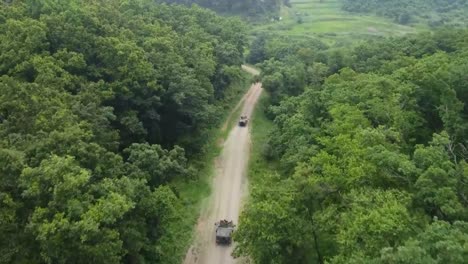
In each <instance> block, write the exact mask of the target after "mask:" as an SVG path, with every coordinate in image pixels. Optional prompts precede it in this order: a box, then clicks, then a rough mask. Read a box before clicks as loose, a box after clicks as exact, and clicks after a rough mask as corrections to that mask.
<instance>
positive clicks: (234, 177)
mask: <svg viewBox="0 0 468 264" xmlns="http://www.w3.org/2000/svg"><path fill="white" fill-rule="evenodd" d="M242 69H244V70H245V71H247V72H249V73H251V74H253V75H258V74H259V71H258V70H256V69H254V68H252V67H249V66H245V65H243V66H242ZM261 93H262V85H261V83H254V84H252V85H251V87H250V89H249V90H248V91H247V93H246V95H245V96H244V97H243V99H242V100H241V102H240V104H242V101H243V106H242V112H241V114H242V115H246V116H247V117H248V118H249V119H250V116H251V115H252V112H253V110H254V108H255V104H256V103H257V101H258V98H259V97H260V95H261ZM240 104H239V106H240ZM249 126H250V124H249V125H247V127H240V126H237V125H236V126H235V127H234V128H233V129H232V130H231V131H230V133H229V136H228V138H227V140H226V141H225V142H224V144H223V150H222V152H221V154H220V156H219V157H217V158H216V161H215V162H216V170H215V176H214V177H213V183H212V193H211V196H210V197H209V204H208V205H207V206H206V208H204V209H203V210H202V212H201V214H200V218H199V220H198V225H197V229H196V238H195V241H194V243H193V245H192V246H191V247H190V249H189V251H188V252H187V255H186V257H185V260H184V264H229V263H236V260H235V259H234V258H233V257H232V256H231V253H232V249H233V247H234V246H233V245H230V246H223V245H216V241H215V228H216V227H215V223H216V222H217V221H219V220H221V219H227V220H232V221H233V222H234V224H238V220H239V213H240V208H241V204H242V200H243V197H244V196H245V195H246V190H247V177H246V172H247V165H248V159H249V154H250V131H249Z"/></svg>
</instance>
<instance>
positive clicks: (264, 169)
mask: <svg viewBox="0 0 468 264" xmlns="http://www.w3.org/2000/svg"><path fill="white" fill-rule="evenodd" d="M269 105H270V96H269V94H268V93H267V92H266V91H263V93H262V95H261V97H260V99H259V101H258V103H257V106H256V107H255V110H254V113H253V115H252V120H251V133H252V134H251V135H252V147H251V152H250V159H249V167H248V174H247V175H248V177H249V182H252V183H253V184H255V180H256V179H257V177H261V176H262V175H264V174H265V173H270V172H273V171H275V168H276V165H275V164H274V163H271V162H268V161H266V160H265V158H264V157H263V150H264V148H265V146H266V144H268V138H269V136H270V132H271V131H272V130H273V126H274V125H273V122H272V121H271V120H269V119H268V118H267V116H266V114H265V111H266V110H267V108H268V106H269ZM247 202H248V201H247Z"/></svg>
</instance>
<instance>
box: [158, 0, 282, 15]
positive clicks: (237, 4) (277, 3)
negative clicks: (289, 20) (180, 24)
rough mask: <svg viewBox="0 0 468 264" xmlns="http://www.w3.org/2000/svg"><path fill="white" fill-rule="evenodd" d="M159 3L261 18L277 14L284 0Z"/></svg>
mask: <svg viewBox="0 0 468 264" xmlns="http://www.w3.org/2000/svg"><path fill="white" fill-rule="evenodd" d="M156 1H157V2H164V3H171V4H172V3H175V4H184V5H193V4H197V5H200V6H202V7H206V8H210V9H212V10H215V11H217V12H221V13H227V14H236V15H241V16H249V17H254V16H260V17H263V16H265V15H269V14H277V13H278V12H279V9H280V7H281V4H282V3H283V2H282V1H283V0H236V1H233V0H156Z"/></svg>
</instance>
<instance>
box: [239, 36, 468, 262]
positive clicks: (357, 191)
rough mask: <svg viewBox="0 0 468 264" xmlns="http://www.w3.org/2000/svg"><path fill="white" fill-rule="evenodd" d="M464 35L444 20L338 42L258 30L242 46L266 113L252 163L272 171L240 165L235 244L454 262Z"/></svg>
mask: <svg viewBox="0 0 468 264" xmlns="http://www.w3.org/2000/svg"><path fill="white" fill-rule="evenodd" d="M467 39H468V31H467V30H465V29H444V30H436V31H435V32H433V33H420V34H414V35H407V36H402V37H391V38H389V37H381V38H374V39H371V40H367V41H362V42H359V43H357V44H355V45H353V46H350V47H334V46H331V45H325V44H324V43H322V42H320V41H318V40H315V41H305V40H297V41H291V40H290V39H287V38H269V37H268V36H267V37H266V38H264V39H263V40H262V41H261V42H263V45H257V46H255V45H253V46H252V47H251V49H250V56H249V59H250V60H251V61H252V62H259V61H263V62H262V63H260V64H259V65H260V68H261V69H262V82H263V87H264V88H265V89H266V91H267V92H268V93H269V95H270V103H271V106H270V107H269V108H268V109H267V111H266V116H268V117H269V118H270V120H272V121H273V123H274V127H273V129H272V131H271V132H270V134H269V135H268V136H267V137H266V138H267V139H268V141H267V142H266V144H265V143H262V144H264V145H265V146H267V147H265V148H264V149H263V151H262V152H263V154H262V155H263V161H264V162H268V163H271V164H274V170H273V171H270V172H268V170H263V169H262V170H258V169H256V170H255V171H254V172H252V173H256V174H255V175H251V176H250V177H251V178H253V179H254V180H253V181H252V182H251V183H252V186H251V193H250V195H251V198H250V199H249V203H248V204H247V205H246V207H245V209H244V212H243V214H242V215H241V219H240V223H239V229H238V230H237V232H236V234H235V239H236V241H237V243H238V244H237V247H236V254H237V255H238V256H249V257H250V258H251V259H252V260H253V262H254V263H285V264H286V263H288V264H290V263H343V264H344V263H408V264H409V263H460V264H462V263H465V262H466V259H467V257H468V255H467V254H468V251H467V250H466V247H465V245H466V243H467V241H468V222H467V221H468V200H467V198H466V197H468V174H467V171H468V165H467V157H468V152H467V149H468V132H467V131H468V126H467V124H468V107H467V105H468V97H467V94H468V86H467V85H466V71H467V70H468V63H467V62H468V49H467V47H468V43H467ZM260 40H261V39H260ZM260 124H261V123H260ZM253 125H254V133H255V129H256V128H255V125H256V122H255V120H254V124H253ZM255 144H256V142H255V141H254V145H255ZM257 144H258V143H257ZM258 147H259V146H254V149H256V148H258ZM253 158H254V160H255V159H257V158H256V157H255V152H254V156H253ZM254 162H255V163H254V164H253V165H252V166H254V167H253V168H255V167H258V166H256V164H262V163H261V162H259V161H254ZM260 167H261V168H266V167H268V166H266V165H265V166H264V165H262V166H260Z"/></svg>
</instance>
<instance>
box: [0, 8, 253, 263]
mask: <svg viewBox="0 0 468 264" xmlns="http://www.w3.org/2000/svg"><path fill="white" fill-rule="evenodd" d="M245 42H246V40H245V34H244V25H243V24H242V23H241V22H240V20H237V19H227V18H221V17H219V16H217V15H215V14H214V13H213V12H211V11H206V10H203V9H201V8H199V7H192V8H186V7H182V6H168V5H165V4H161V5H157V4H154V1H151V0H148V1H123V0H122V1H120V0H98V1H96V0H70V1H36V0H26V1H7V2H5V1H2V3H0V237H1V239H0V263H179V262H180V260H181V254H184V250H185V249H186V247H187V243H189V241H188V237H189V236H190V232H191V228H192V227H191V226H182V224H181V223H182V221H181V220H182V219H183V218H185V217H186V215H185V213H186V211H187V208H186V206H187V204H185V201H183V200H181V199H180V197H179V196H178V193H177V189H176V188H174V186H172V185H171V183H172V182H173V181H174V180H180V179H191V178H193V177H196V175H195V171H194V168H192V167H191V165H190V163H189V159H190V158H191V157H193V156H195V155H198V154H200V153H201V151H202V150H203V145H204V144H205V143H206V141H207V139H208V138H207V137H208V134H207V133H208V132H207V131H208V130H209V129H210V128H212V127H213V126H215V125H216V124H218V123H219V121H220V118H221V114H222V113H223V112H224V110H223V109H224V108H225V101H226V100H227V98H228V97H229V96H230V94H231V91H230V87H231V86H232V85H234V84H235V83H236V82H238V81H240V80H241V78H242V75H241V71H240V67H239V66H240V64H241V62H242V56H243V47H244V44H245ZM187 234H188V236H187Z"/></svg>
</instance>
